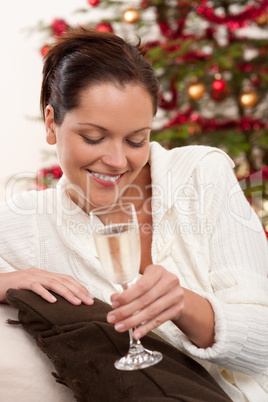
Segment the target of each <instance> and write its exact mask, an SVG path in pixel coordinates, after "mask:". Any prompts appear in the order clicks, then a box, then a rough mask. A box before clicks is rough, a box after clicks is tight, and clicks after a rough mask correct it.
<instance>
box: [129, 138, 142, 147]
mask: <svg viewBox="0 0 268 402" xmlns="http://www.w3.org/2000/svg"><path fill="white" fill-rule="evenodd" d="M127 143H128V144H129V145H130V146H131V147H134V148H141V147H142V146H143V145H144V143H145V140H142V141H140V142H135V141H131V140H127Z"/></svg>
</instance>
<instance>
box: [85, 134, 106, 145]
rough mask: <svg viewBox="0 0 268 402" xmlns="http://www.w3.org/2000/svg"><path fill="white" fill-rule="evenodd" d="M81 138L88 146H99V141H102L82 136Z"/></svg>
mask: <svg viewBox="0 0 268 402" xmlns="http://www.w3.org/2000/svg"><path fill="white" fill-rule="evenodd" d="M81 137H82V139H83V141H84V142H85V143H87V144H90V145H95V144H99V143H100V142H101V140H102V139H103V138H99V139H97V140H92V139H90V138H88V137H85V136H84V135H82V136H81Z"/></svg>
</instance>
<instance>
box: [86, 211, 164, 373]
mask: <svg viewBox="0 0 268 402" xmlns="http://www.w3.org/2000/svg"><path fill="white" fill-rule="evenodd" d="M90 218H91V224H92V225H93V233H94V241H95V245H96V249H97V253H98V256H99V259H100V261H101V264H102V267H103V270H104V272H105V274H106V275H107V277H108V278H109V280H110V281H111V282H114V283H117V284H120V285H121V288H122V290H125V289H127V288H129V287H130V286H131V285H132V284H133V283H134V282H135V279H136V278H137V275H138V273H139V267H140V258H141V247H140V234H139V225H138V220H137V215H136V211H135V207H134V205H133V204H132V203H125V204H124V203H122V204H115V205H112V206H109V207H100V208H96V209H94V210H92V211H91V212H90ZM134 330H135V328H133V329H131V330H130V331H129V337H130V346H129V351H128V353H127V354H126V356H124V357H122V358H120V359H119V360H116V362H115V364H114V365H115V367H116V368H117V369H118V370H127V371H130V370H138V369H142V368H145V367H149V366H152V365H154V364H156V363H158V362H160V360H162V357H163V356H162V353H160V352H156V351H150V350H147V349H145V348H144V347H143V346H142V344H141V341H140V340H135V339H133V337H132V332H133V331H134Z"/></svg>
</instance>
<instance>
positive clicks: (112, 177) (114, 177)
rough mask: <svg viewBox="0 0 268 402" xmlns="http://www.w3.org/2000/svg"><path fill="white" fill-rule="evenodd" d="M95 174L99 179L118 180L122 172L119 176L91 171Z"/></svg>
mask: <svg viewBox="0 0 268 402" xmlns="http://www.w3.org/2000/svg"><path fill="white" fill-rule="evenodd" d="M90 173H91V174H92V175H93V176H95V177H97V179H100V180H104V181H110V182H114V181H116V180H118V179H119V177H120V176H121V174H119V175H117V176H105V175H103V174H99V173H95V172H90Z"/></svg>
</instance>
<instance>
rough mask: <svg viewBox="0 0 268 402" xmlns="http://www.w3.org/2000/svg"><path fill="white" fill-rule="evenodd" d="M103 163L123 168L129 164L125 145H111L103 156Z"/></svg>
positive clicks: (115, 167)
mask: <svg viewBox="0 0 268 402" xmlns="http://www.w3.org/2000/svg"><path fill="white" fill-rule="evenodd" d="M102 161H103V163H105V164H106V165H109V166H110V167H112V168H114V169H122V168H124V167H126V165H127V158H126V155H125V152H124V148H123V146H120V145H111V144H110V145H109V146H108V147H107V151H106V153H105V155H104V156H103V157H102Z"/></svg>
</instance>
